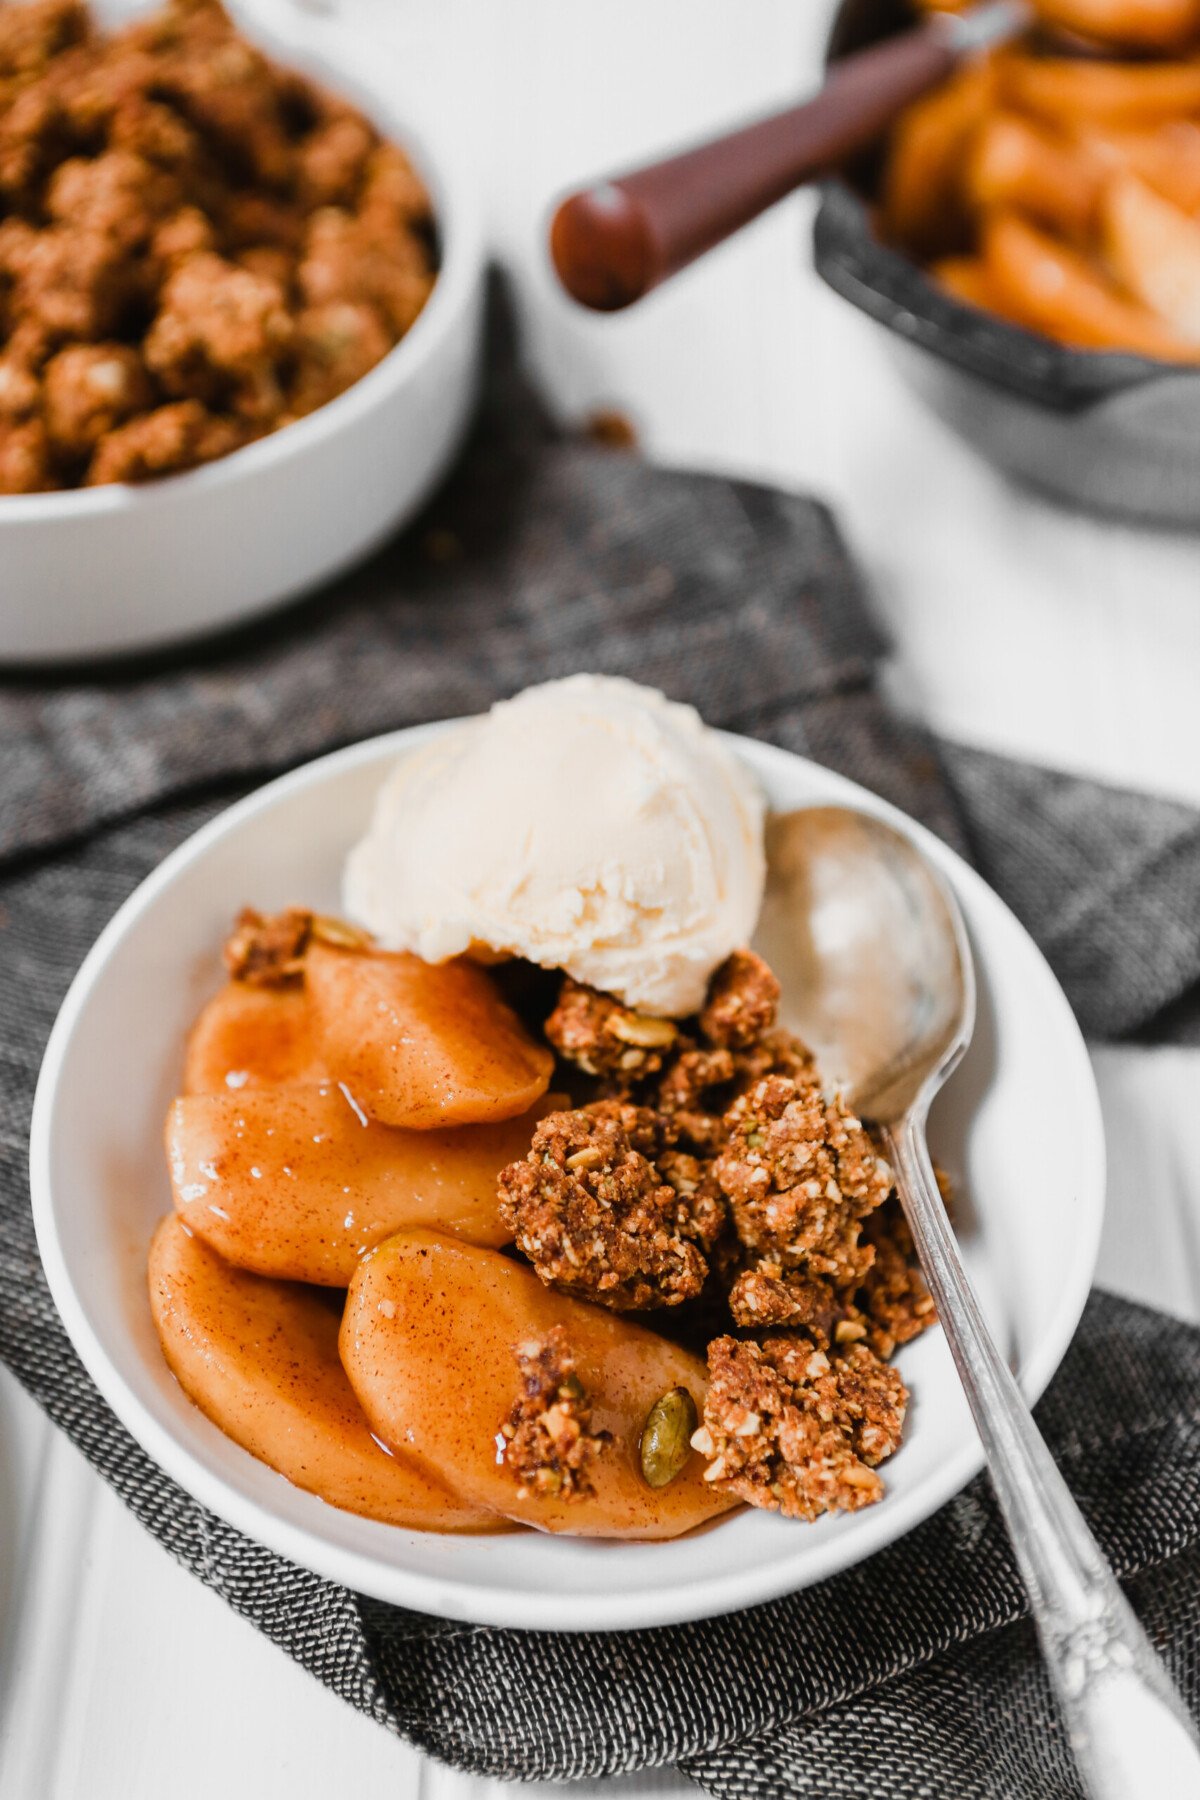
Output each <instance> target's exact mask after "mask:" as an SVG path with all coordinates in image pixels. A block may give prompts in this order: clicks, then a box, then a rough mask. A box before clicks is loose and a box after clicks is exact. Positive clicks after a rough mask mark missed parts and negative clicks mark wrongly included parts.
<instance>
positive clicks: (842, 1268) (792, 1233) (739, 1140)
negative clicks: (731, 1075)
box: [715, 1075, 892, 1287]
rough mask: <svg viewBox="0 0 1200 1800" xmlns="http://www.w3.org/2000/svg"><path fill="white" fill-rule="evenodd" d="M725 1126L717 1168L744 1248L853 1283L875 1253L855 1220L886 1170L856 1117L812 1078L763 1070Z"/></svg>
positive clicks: (881, 1195) (884, 1190)
mask: <svg viewBox="0 0 1200 1800" xmlns="http://www.w3.org/2000/svg"><path fill="white" fill-rule="evenodd" d="M726 1127H727V1131H728V1137H727V1141H726V1144H725V1148H724V1150H723V1151H722V1153H721V1155H720V1156H719V1157H718V1158H717V1161H716V1164H715V1173H716V1177H717V1180H718V1182H719V1183H720V1185H721V1189H722V1192H723V1193H724V1194H725V1197H726V1199H727V1200H728V1201H729V1207H730V1213H731V1215H732V1219H733V1225H734V1229H735V1231H736V1232H737V1235H738V1237H739V1239H740V1240H741V1242H742V1243H743V1244H744V1245H745V1247H746V1248H747V1249H748V1250H750V1251H752V1252H754V1253H756V1254H757V1255H758V1256H760V1257H770V1258H773V1259H775V1260H777V1261H778V1262H779V1263H780V1264H781V1265H784V1266H786V1267H788V1268H791V1269H802V1270H803V1271H805V1272H806V1273H808V1274H810V1275H824V1276H828V1277H829V1278H830V1279H831V1280H833V1281H834V1282H835V1284H836V1285H837V1286H839V1287H852V1286H855V1285H857V1283H858V1282H860V1281H861V1280H862V1279H863V1277H864V1276H865V1274H866V1272H867V1270H868V1269H869V1268H870V1266H871V1263H872V1260H873V1257H874V1252H873V1250H872V1249H871V1247H870V1246H869V1245H860V1244H859V1241H858V1240H859V1229H860V1223H861V1220H862V1219H863V1218H864V1217H865V1216H866V1215H867V1214H868V1213H870V1212H873V1211H874V1210H875V1208H876V1207H878V1206H882V1204H883V1202H884V1201H885V1200H886V1198H887V1196H888V1192H889V1190H890V1188H891V1185H892V1176H891V1170H890V1169H889V1168H888V1165H887V1164H886V1163H885V1162H884V1161H883V1159H882V1158H881V1157H880V1156H879V1155H878V1153H877V1152H876V1150H875V1148H874V1146H873V1144H872V1143H871V1140H870V1138H869V1137H868V1135H867V1133H866V1131H864V1129H863V1127H862V1126H861V1125H860V1123H859V1121H858V1120H857V1119H856V1118H855V1117H854V1114H853V1113H851V1112H850V1111H849V1109H848V1108H847V1107H846V1106H845V1105H844V1104H843V1102H842V1101H841V1100H840V1099H839V1098H834V1099H828V1098H827V1097H826V1096H825V1095H824V1094H823V1093H822V1091H821V1089H820V1087H819V1086H818V1085H817V1083H816V1081H815V1080H811V1079H809V1080H801V1081H795V1080H792V1079H791V1078H789V1077H788V1076H784V1075H769V1076H767V1077H766V1079H765V1080H763V1081H759V1082H756V1083H755V1085H754V1086H753V1087H752V1088H751V1089H750V1090H749V1092H747V1093H745V1094H743V1095H741V1096H740V1097H739V1098H738V1099H737V1100H735V1101H734V1103H733V1105H732V1107H731V1108H730V1110H729V1112H728V1114H727V1115H726Z"/></svg>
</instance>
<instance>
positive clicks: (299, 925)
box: [224, 906, 371, 988]
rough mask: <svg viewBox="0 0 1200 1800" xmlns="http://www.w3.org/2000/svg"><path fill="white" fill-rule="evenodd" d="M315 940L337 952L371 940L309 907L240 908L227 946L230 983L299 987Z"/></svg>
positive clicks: (356, 948)
mask: <svg viewBox="0 0 1200 1800" xmlns="http://www.w3.org/2000/svg"><path fill="white" fill-rule="evenodd" d="M314 938H316V939H319V940H320V942H321V943H324V944H332V945H333V946H334V947H335V948H336V949H339V950H362V949H365V948H366V946H367V945H368V944H369V943H370V941H371V940H370V938H369V937H368V936H367V934H366V932H363V931H360V930H359V929H358V928H357V926H354V925H347V924H346V923H345V922H344V921H343V920H341V919H331V918H328V917H327V916H326V915H325V914H324V913H314V912H310V911H309V910H308V908H307V907H303V906H288V907H285V908H284V910H283V911H282V912H279V913H260V912H255V910H254V908H253V907H252V906H244V907H243V908H242V910H241V912H240V913H239V914H238V916H237V919H236V920H235V922H234V927H233V931H232V932H231V933H230V935H229V937H228V938H227V939H226V941H225V951H224V956H225V967H226V968H227V969H228V971H229V974H230V976H231V978H232V979H233V980H234V981H243V982H245V983H246V985H247V986H248V987H268V988H269V987H297V986H299V984H300V983H301V982H302V981H303V979H304V954H305V951H306V950H307V949H308V947H309V945H310V944H311V943H312V941H313V939H314Z"/></svg>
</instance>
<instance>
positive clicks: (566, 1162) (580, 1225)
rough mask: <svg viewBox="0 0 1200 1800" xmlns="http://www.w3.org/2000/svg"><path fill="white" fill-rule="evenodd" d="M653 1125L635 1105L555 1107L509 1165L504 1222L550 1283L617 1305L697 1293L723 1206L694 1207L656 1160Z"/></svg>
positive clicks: (707, 1202) (670, 1302)
mask: <svg viewBox="0 0 1200 1800" xmlns="http://www.w3.org/2000/svg"><path fill="white" fill-rule="evenodd" d="M655 1127H656V1121H655V1117H654V1115H653V1114H652V1113H649V1112H648V1111H647V1110H646V1109H643V1108H638V1107H632V1106H630V1107H621V1106H601V1107H599V1108H596V1109H587V1108H585V1109H581V1110H579V1111H576V1112H565V1113H551V1115H550V1116H549V1118H546V1119H543V1120H542V1122H541V1124H540V1125H539V1126H538V1127H537V1130H536V1131H535V1132H534V1137H533V1145H532V1148H531V1149H530V1152H529V1155H528V1156H527V1157H526V1158H525V1159H524V1160H523V1161H521V1162H518V1163H513V1164H511V1165H510V1166H509V1167H508V1168H507V1169H505V1171H504V1172H503V1174H502V1175H501V1177H500V1216H501V1219H502V1220H503V1221H504V1223H505V1224H506V1225H507V1226H508V1227H509V1228H510V1230H511V1231H512V1233H513V1236H514V1237H515V1238H516V1241H517V1245H518V1247H519V1249H521V1250H522V1251H523V1252H524V1254H525V1255H526V1256H527V1257H528V1258H529V1260H530V1262H531V1263H532V1264H533V1266H534V1268H535V1269H536V1270H537V1272H538V1274H539V1275H540V1276H541V1277H542V1280H543V1281H545V1282H547V1283H553V1284H554V1286H555V1287H558V1288H561V1289H562V1290H563V1291H564V1292H565V1293H569V1294H576V1295H578V1296H580V1297H581V1298H583V1299H590V1300H597V1301H599V1302H600V1304H601V1305H604V1306H610V1307H612V1308H613V1309H614V1310H615V1311H618V1312H631V1311H642V1310H644V1309H645V1308H647V1307H653V1306H677V1305H678V1304H679V1302H680V1301H682V1300H690V1299H693V1298H694V1297H695V1296H696V1295H697V1294H699V1292H700V1290H701V1288H702V1287H703V1286H704V1281H705V1277H706V1276H707V1274H708V1264H707V1262H706V1261H705V1259H704V1255H703V1253H702V1251H701V1248H700V1244H701V1243H703V1241H704V1239H705V1238H706V1236H715V1233H716V1231H718V1230H719V1229H720V1226H721V1222H722V1221H721V1215H720V1210H719V1205H718V1203H717V1202H716V1200H715V1198H713V1197H705V1198H703V1199H700V1200H699V1204H697V1201H698V1194H697V1193H692V1194H687V1193H680V1192H679V1191H678V1190H677V1189H676V1188H674V1187H672V1185H671V1183H670V1181H669V1180H667V1179H665V1177H664V1174H663V1172H662V1171H661V1170H660V1169H659V1168H658V1167H657V1166H656V1165H655V1163H653V1162H651V1161H650V1159H649V1157H648V1155H647V1154H646V1152H647V1151H653V1150H654V1149H655V1148H657V1142H656V1140H657V1136H658V1134H657V1131H656V1128H655ZM638 1146H640V1148H639V1147H638Z"/></svg>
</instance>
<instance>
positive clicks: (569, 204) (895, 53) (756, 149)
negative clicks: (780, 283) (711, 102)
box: [550, 18, 961, 312]
mask: <svg viewBox="0 0 1200 1800" xmlns="http://www.w3.org/2000/svg"><path fill="white" fill-rule="evenodd" d="M960 54H961V49H960V45H959V41H958V39H957V38H956V37H955V36H954V34H953V33H952V32H951V31H948V30H947V29H946V27H945V21H944V20H943V19H940V18H935V19H931V20H928V21H927V22H926V23H925V24H923V25H920V26H918V27H917V28H916V29H915V30H912V31H906V32H904V33H903V34H901V35H899V36H897V37H892V38H888V39H887V40H886V41H885V42H883V43H882V44H875V45H873V46H872V47H871V48H870V49H869V50H863V51H860V52H859V53H858V54H857V55H854V56H848V57H845V58H844V59H843V60H842V61H841V62H839V63H838V64H837V65H836V66H835V67H834V69H833V70H832V71H831V73H830V75H829V79H828V80H827V82H826V83H825V86H824V87H823V88H822V90H821V92H820V93H819V94H817V95H816V96H815V98H813V99H812V100H809V101H807V102H806V103H805V104H804V105H803V106H792V107H789V108H788V110H787V111H786V112H781V113H776V114H775V115H774V116H773V117H771V118H769V119H759V120H758V121H757V122H756V123H755V124H753V125H746V126H744V127H743V128H742V129H741V130H740V131H734V132H731V133H730V134H729V135H728V136H727V137H721V138H717V139H715V140H714V141H713V142H712V143H708V144H700V145H698V146H697V147H696V148H695V149H693V150H685V151H684V152H683V153H682V154H681V155H679V156H671V157H668V158H667V159H666V161H665V162H659V163H653V164H651V165H650V166H649V167H648V168H645V169H635V170H633V171H632V172H631V173H629V174H627V175H618V176H614V177H613V178H612V179H611V180H610V181H605V182H601V183H600V184H599V185H598V186H596V187H591V188H586V189H584V190H583V191H582V192H581V193H578V194H572V195H571V196H570V197H569V198H568V199H566V200H564V201H563V202H562V204H561V205H560V206H559V207H558V210H557V211H556V213H555V214H554V218H553V220H552V221H551V225H550V254H551V256H552V258H553V260H554V266H555V269H556V270H557V271H558V276H559V280H560V281H561V282H562V284H563V286H564V287H565V288H566V290H567V292H568V293H569V294H571V295H572V296H573V297H574V298H575V299H576V300H579V301H581V302H582V304H583V305H584V306H590V307H592V308H594V309H595V310H596V311H597V312H617V311H619V309H620V308H621V307H623V306H630V305H632V303H633V302H634V301H635V300H640V299H641V297H642V295H643V294H647V293H649V291H650V289H651V288H654V287H657V286H658V284H659V282H661V281H665V280H666V279H667V277H668V276H669V275H674V274H675V273H676V271H677V270H679V269H682V268H684V267H685V266H686V264H688V263H690V262H692V261H693V260H694V259H695V258H696V257H697V256H702V255H703V254H704V252H705V251H706V250H711V249H712V247H713V245H714V244H719V243H720V242H721V240H722V239H723V238H727V237H729V236H730V234H731V233H732V232H735V231H737V230H739V229H740V227H741V226H743V225H747V224H749V222H750V220H751V219H755V218H757V217H758V215H759V213H761V212H763V211H764V210H765V209H766V208H767V207H768V206H773V205H774V204H775V202H776V201H777V200H782V199H783V197H784V195H785V194H790V193H791V191H792V189H793V188H796V187H799V186H800V185H801V183H802V182H805V181H811V180H812V179H813V177H814V176H816V175H823V174H826V173H827V172H828V171H829V170H830V169H833V168H836V166H837V165H838V163H840V162H842V161H843V160H844V159H845V158H846V157H847V156H849V155H850V153H851V152H852V151H854V150H858V149H861V148H862V147H863V146H864V145H865V144H869V143H870V142H871V140H872V139H873V138H875V137H877V136H878V135H879V133H880V132H881V131H882V130H883V128H884V127H885V126H886V125H888V124H890V122H891V121H892V119H894V118H895V116H896V114H897V113H898V112H900V111H901V109H902V108H903V107H905V106H907V105H908V103H909V101H911V100H914V99H916V97H917V96H918V95H919V94H923V93H925V92H926V91H927V90H928V89H929V88H932V87H935V86H936V85H937V83H938V82H939V81H942V80H943V79H944V78H945V76H946V75H948V74H949V72H950V70H951V69H952V68H953V67H954V65H955V63H956V62H957V61H958V59H959V56H960Z"/></svg>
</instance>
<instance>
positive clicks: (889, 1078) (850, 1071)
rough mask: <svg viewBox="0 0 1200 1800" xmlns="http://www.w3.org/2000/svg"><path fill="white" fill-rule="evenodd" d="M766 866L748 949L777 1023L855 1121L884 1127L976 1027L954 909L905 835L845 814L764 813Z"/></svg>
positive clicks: (816, 810) (941, 1077) (952, 1059)
mask: <svg viewBox="0 0 1200 1800" xmlns="http://www.w3.org/2000/svg"><path fill="white" fill-rule="evenodd" d="M767 869H768V874H767V891H766V897H765V900H764V905H763V916H762V922H761V925H760V928H759V941H760V943H761V946H762V949H763V954H764V955H765V956H766V958H767V961H768V962H769V963H770V964H771V966H772V967H773V968H774V969H775V971H776V973H777V974H778V976H779V978H780V981H781V983H782V986H783V992H784V994H785V996H786V1008H787V1011H788V1013H789V1017H788V1019H787V1023H788V1024H789V1025H790V1026H791V1027H792V1028H793V1029H794V1030H796V1031H798V1032H799V1034H800V1036H801V1037H802V1038H803V1039H804V1040H805V1042H806V1043H807V1044H808V1045H809V1047H810V1048H811V1049H812V1050H813V1052H814V1053H815V1055H816V1058H817V1062H818V1064H819V1065H820V1067H821V1068H822V1069H823V1070H824V1071H825V1072H826V1074H827V1076H828V1078H829V1079H830V1080H832V1081H834V1082H836V1084H837V1086H838V1087H839V1088H840V1089H841V1090H842V1092H843V1093H844V1094H845V1095H846V1098H847V1100H848V1101H849V1103H850V1105H851V1106H853V1108H854V1110H855V1111H856V1112H859V1113H862V1114H865V1115H866V1116H867V1117H868V1118H870V1119H873V1120H875V1122H876V1123H878V1124H881V1125H889V1124H892V1123H894V1122H895V1121H896V1120H898V1119H900V1118H901V1117H902V1116H903V1115H904V1114H905V1113H906V1112H907V1111H908V1110H909V1108H910V1107H911V1106H912V1105H913V1104H914V1103H915V1102H916V1100H917V1098H918V1096H919V1095H920V1094H921V1093H922V1091H923V1090H924V1089H925V1088H926V1087H929V1088H930V1092H929V1095H928V1098H929V1099H932V1097H933V1092H934V1091H936V1089H937V1088H938V1087H940V1086H941V1084H942V1082H943V1081H945V1080H946V1078H947V1076H949V1074H950V1073H951V1071H952V1070H953V1069H954V1068H955V1066H956V1065H957V1063H958V1062H959V1060H960V1058H961V1057H962V1055H963V1053H964V1051H965V1050H966V1048H967V1045H968V1044H969V1043H970V1041H971V1035H972V1032H973V1031H974V1027H975V973H974V964H973V962H972V958H971V948H970V944H969V943H968V940H967V932H966V927H965V925H964V924H963V919H962V914H961V912H960V911H959V908H958V902H957V901H956V900H955V899H954V896H953V895H952V894H951V892H950V890H949V888H948V887H947V886H946V884H945V882H944V881H943V880H942V879H941V877H940V876H939V875H937V874H936V873H935V872H934V870H933V868H932V867H931V865H930V864H929V863H928V862H927V861H926V859H925V858H924V857H923V856H922V855H921V854H920V852H919V851H918V850H917V849H916V847H915V846H914V844H913V843H912V841H911V840H910V839H909V838H907V837H904V836H903V835H902V834H901V833H900V832H899V831H896V830H895V829H894V828H893V827H892V826H891V825H888V824H886V823H885V822H884V821H883V820H882V819H876V818H873V817H872V816H871V815H870V814H869V813H862V812H854V811H851V810H850V809H849V808H848V807H844V806H814V807H807V808H804V809H803V810H801V811H798V812H790V813H777V814H775V815H774V816H773V817H772V819H771V820H770V823H769V826H768V831H767Z"/></svg>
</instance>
